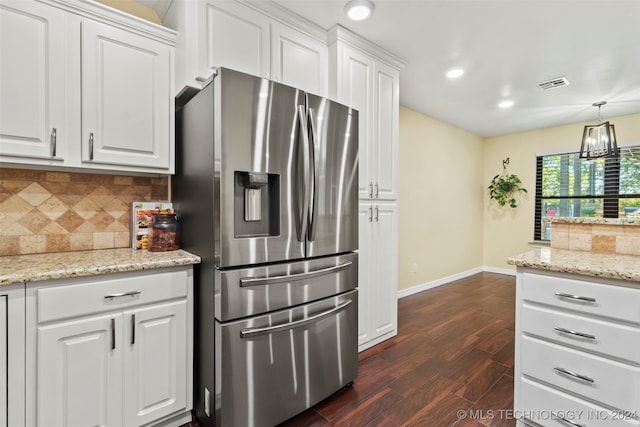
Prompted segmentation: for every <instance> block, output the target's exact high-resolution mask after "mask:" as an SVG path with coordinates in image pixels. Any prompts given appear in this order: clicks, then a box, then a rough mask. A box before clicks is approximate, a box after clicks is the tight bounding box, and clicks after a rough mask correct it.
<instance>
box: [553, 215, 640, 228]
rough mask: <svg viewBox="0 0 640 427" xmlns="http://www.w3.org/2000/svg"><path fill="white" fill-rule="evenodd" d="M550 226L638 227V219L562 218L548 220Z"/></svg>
mask: <svg viewBox="0 0 640 427" xmlns="http://www.w3.org/2000/svg"><path fill="white" fill-rule="evenodd" d="M548 220H549V222H551V223H552V224H595V225H635V226H636V227H637V226H640V218H599V217H578V218H573V217H564V216H556V217H551V218H548Z"/></svg>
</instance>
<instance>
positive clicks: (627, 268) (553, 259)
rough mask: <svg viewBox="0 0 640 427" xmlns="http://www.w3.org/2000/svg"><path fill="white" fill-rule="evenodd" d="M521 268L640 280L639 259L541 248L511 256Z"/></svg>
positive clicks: (514, 263) (638, 257) (513, 263)
mask: <svg viewBox="0 0 640 427" xmlns="http://www.w3.org/2000/svg"><path fill="white" fill-rule="evenodd" d="M507 262H508V263H509V264H511V265H515V266H518V267H530V268H540V269H543V270H549V271H559V272H563V273H575V274H584V275H587V276H595V277H604V278H608V279H621V280H633V281H640V256H636V255H621V254H615V253H604V252H587V251H574V250H567V249H557V248H547V247H539V248H535V249H533V250H531V251H528V252H525V253H523V254H520V255H516V256H513V257H510V258H509V259H508V260H507Z"/></svg>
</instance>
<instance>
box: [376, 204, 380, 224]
mask: <svg viewBox="0 0 640 427" xmlns="http://www.w3.org/2000/svg"><path fill="white" fill-rule="evenodd" d="M376 222H380V211H379V210H378V207H377V206H376Z"/></svg>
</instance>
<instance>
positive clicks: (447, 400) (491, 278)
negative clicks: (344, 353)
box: [280, 273, 515, 427]
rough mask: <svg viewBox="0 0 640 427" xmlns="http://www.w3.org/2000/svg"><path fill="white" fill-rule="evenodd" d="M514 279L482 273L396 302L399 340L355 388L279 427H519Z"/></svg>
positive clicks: (369, 364) (365, 362)
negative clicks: (514, 410)
mask: <svg viewBox="0 0 640 427" xmlns="http://www.w3.org/2000/svg"><path fill="white" fill-rule="evenodd" d="M514 315H515V278H514V277H512V276H506V275H500V274H493V273H479V274H476V275H473V276H470V277H468V278H465V279H461V280H457V281H455V282H452V283H449V284H447V285H444V286H440V287H437V288H434V289H430V290H427V291H424V292H420V293H418V294H414V295H411V296H408V297H405V298H403V299H401V300H399V302H398V335H397V336H396V337H395V338H392V339H390V340H388V341H385V342H384V343H382V344H379V345H377V346H375V347H373V348H370V349H368V350H366V351H364V352H362V353H360V357H359V359H360V367H359V374H358V377H357V378H356V380H355V382H354V385H353V386H352V387H348V388H346V389H343V390H341V391H340V392H338V393H336V394H335V395H333V396H331V397H329V398H328V399H326V400H324V401H322V402H320V403H319V404H317V405H316V406H314V407H313V408H311V409H309V410H307V411H305V412H304V413H302V414H300V415H299V416H297V417H295V418H293V419H291V420H289V421H287V422H285V423H283V424H281V426H280V427H311V426H313V427H319V426H337V427H341V426H350V427H364V426H367V427H376V426H385V427H395V426H420V427H422V426H424V427H453V426H455V427H488V426H491V427H507V426H509V427H513V426H515V420H514V419H513V416H512V415H513V414H512V408H513V358H514V356H513V346H514Z"/></svg>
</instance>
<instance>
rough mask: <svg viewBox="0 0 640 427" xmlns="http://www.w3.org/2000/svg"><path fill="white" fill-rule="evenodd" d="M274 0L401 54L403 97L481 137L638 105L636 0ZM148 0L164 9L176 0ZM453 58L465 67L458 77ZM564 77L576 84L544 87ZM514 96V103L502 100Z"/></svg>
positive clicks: (619, 112) (417, 107)
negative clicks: (359, 11)
mask: <svg viewBox="0 0 640 427" xmlns="http://www.w3.org/2000/svg"><path fill="white" fill-rule="evenodd" d="M174 1H175V0H174ZM186 1H192V0H186ZM264 1H271V0H264ZM274 1H275V2H276V3H278V4H280V5H281V6H283V7H285V8H287V9H289V10H291V11H293V12H295V13H297V14H298V15H301V16H302V17H304V18H306V19H308V20H309V21H312V22H314V23H316V24H318V25H319V26H321V27H323V28H325V29H328V28H331V27H333V26H334V25H335V24H336V23H339V24H341V25H342V26H344V27H346V28H348V29H350V30H351V31H353V32H355V33H357V34H359V35H361V36H363V37H364V38H366V39H368V40H370V41H372V42H374V43H376V44H378V45H379V46H381V47H383V48H384V49H386V50H388V51H390V52H392V53H394V54H395V55H396V56H398V57H400V58H402V59H403V60H405V61H406V63H407V65H406V67H405V68H404V69H403V70H402V72H401V78H400V103H401V104H402V105H405V106H407V107H409V108H411V109H414V110H417V111H420V112H422V113H424V114H427V115H429V116H431V117H434V118H437V119H440V120H442V121H444V122H447V123H450V124H452V125H455V126H457V127H459V128H462V129H466V130H468V131H470V132H473V133H474V134H477V135H480V136H483V137H488V136H496V135H502V134H508V133H514V132H520V131H524V130H530V129H537V128H544V127H550V126H557V125H561V124H567V123H575V122H581V121H594V122H595V121H596V117H597V109H596V108H595V107H592V106H591V104H592V103H593V102H596V101H601V100H604V101H608V104H607V105H606V106H604V107H603V108H602V117H603V118H604V119H606V118H608V117H615V116H621V115H626V114H632V113H639V112H640V22H639V19H640V1H638V0H599V1H588V0H373V1H374V3H375V6H376V9H375V11H374V13H373V15H372V16H371V17H370V18H369V19H368V20H366V21H363V22H352V21H349V20H348V19H347V18H346V17H345V14H344V11H343V8H344V5H345V3H346V0H274ZM142 2H143V3H147V4H150V3H152V4H153V5H154V7H155V8H156V10H157V11H158V12H159V13H158V14H159V15H160V16H161V17H162V15H163V14H164V11H165V9H166V5H167V4H168V0H143V1H142ZM454 66H462V67H463V68H465V69H466V73H465V74H464V76H462V77H461V78H459V79H457V80H455V81H451V80H448V79H447V78H446V77H445V76H444V73H445V71H447V70H448V69H449V68H451V67H454ZM560 76H566V77H567V78H568V79H569V81H570V85H568V86H565V87H559V88H555V89H550V90H546V91H544V90H542V89H539V88H538V87H537V86H536V84H537V83H539V82H541V81H544V80H548V79H552V78H555V77H560ZM507 98H508V99H512V100H513V101H514V102H515V105H514V107H513V108H511V109H509V110H501V109H499V108H497V104H498V102H499V101H500V100H502V99H507Z"/></svg>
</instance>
